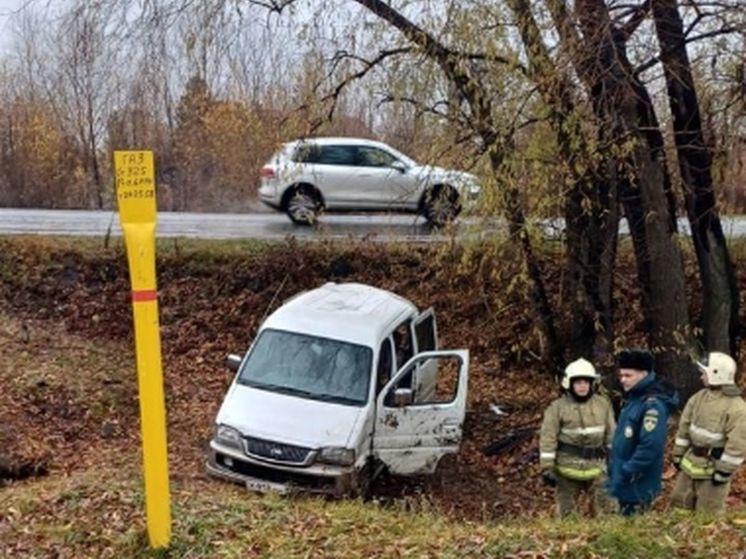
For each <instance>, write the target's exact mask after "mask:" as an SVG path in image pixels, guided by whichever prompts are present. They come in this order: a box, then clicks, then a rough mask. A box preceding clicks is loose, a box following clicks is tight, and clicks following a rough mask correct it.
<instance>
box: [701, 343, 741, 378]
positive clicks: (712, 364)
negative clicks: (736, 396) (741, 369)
mask: <svg viewBox="0 0 746 559" xmlns="http://www.w3.org/2000/svg"><path fill="white" fill-rule="evenodd" d="M697 367H698V368H699V370H700V371H702V372H703V373H704V374H705V375H707V384H708V385H710V386H723V385H724V384H735V382H736V362H735V361H734V360H733V358H732V357H731V356H730V355H726V354H725V353H720V352H719V351H713V352H710V353H708V354H707V359H705V363H700V362H699V361H697Z"/></svg>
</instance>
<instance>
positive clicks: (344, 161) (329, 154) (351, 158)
mask: <svg viewBox="0 0 746 559" xmlns="http://www.w3.org/2000/svg"><path fill="white" fill-rule="evenodd" d="M319 151H320V153H319V158H318V160H317V161H316V163H319V164H321V165H354V164H355V148H354V147H353V146H320V147H319Z"/></svg>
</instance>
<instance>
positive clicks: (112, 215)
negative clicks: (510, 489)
mask: <svg viewBox="0 0 746 559" xmlns="http://www.w3.org/2000/svg"><path fill="white" fill-rule="evenodd" d="M541 225H542V226H543V227H544V229H545V231H546V233H547V235H549V236H554V235H556V234H557V233H558V232H559V231H561V229H562V222H561V221H557V222H553V223H552V222H543V223H542V224H541ZM679 227H680V230H681V231H682V232H684V233H688V231H689V226H688V222H687V221H686V220H680V221H679ZM501 229H504V225H503V222H502V221H500V220H494V219H493V220H489V221H484V220H478V219H475V218H469V219H462V220H459V222H458V224H457V227H456V228H454V230H453V231H443V232H433V231H432V230H431V229H430V228H429V227H428V226H427V224H426V222H425V220H424V219H423V218H422V217H419V216H416V215H407V214H390V215H389V214H365V215H325V216H322V217H321V220H320V222H319V224H318V225H317V226H316V227H303V226H297V225H293V224H292V223H291V222H290V220H289V219H288V218H287V217H286V216H285V215H284V214H280V213H243V214H235V213H234V214H227V213H226V214H214V213H186V212H184V213H182V212H178V213H177V212H161V213H159V214H158V225H157V229H156V235H157V236H158V237H162V238H166V237H188V238H203V239H245V238H256V239H269V240H279V239H285V238H288V237H291V236H292V237H297V238H299V239H309V240H310V239H317V240H320V239H346V238H363V237H365V238H370V239H371V240H377V241H382V242H387V241H418V242H432V241H438V240H442V239H444V238H446V237H447V236H448V235H450V234H454V233H455V234H456V236H485V235H490V234H493V233H494V232H495V231H498V230H501ZM723 229H724V231H725V235H726V237H743V236H744V235H746V218H743V217H735V218H733V217H728V218H724V219H723ZM109 231H110V234H111V235H115V236H119V235H121V234H122V232H121V229H120V228H119V216H118V215H117V213H116V212H113V211H87V210H28V209H16V208H0V235H82V236H104V235H106V234H107V232H109ZM620 232H621V233H622V234H624V233H626V232H627V227H626V223H625V222H624V221H622V223H621V225H620Z"/></svg>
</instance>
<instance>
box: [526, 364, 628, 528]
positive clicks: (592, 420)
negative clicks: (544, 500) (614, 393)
mask: <svg viewBox="0 0 746 559" xmlns="http://www.w3.org/2000/svg"><path fill="white" fill-rule="evenodd" d="M597 380H598V375H597V374H596V369H595V368H594V367H593V365H592V364H591V363H590V362H589V361H586V360H585V359H578V360H577V361H573V362H572V363H570V364H569V365H568V366H567V368H565V371H564V374H563V376H562V381H561V385H562V389H563V392H564V393H563V395H562V396H561V397H560V398H558V399H556V400H555V401H553V402H552V403H551V404H550V405H549V407H548V408H547V409H546V411H545V412H544V421H543V422H542V425H541V434H540V440H539V449H540V454H539V460H540V467H541V471H542V478H543V481H544V483H545V484H547V485H549V486H551V487H556V492H555V501H556V503H557V514H558V516H566V515H568V514H571V513H574V512H577V511H578V501H579V498H580V496H581V495H582V494H587V495H589V497H590V500H591V505H592V512H593V513H595V514H599V513H601V512H604V511H607V510H608V509H609V499H608V497H607V495H606V493H605V490H604V485H605V478H606V455H607V448H608V445H609V444H610V443H611V437H612V433H613V432H614V412H613V410H612V408H611V403H610V402H609V401H608V400H607V399H606V398H605V397H604V396H601V395H599V394H596V391H595V388H596V384H597Z"/></svg>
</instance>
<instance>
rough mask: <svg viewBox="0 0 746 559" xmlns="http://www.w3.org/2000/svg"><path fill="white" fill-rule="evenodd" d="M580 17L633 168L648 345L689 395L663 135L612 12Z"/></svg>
mask: <svg viewBox="0 0 746 559" xmlns="http://www.w3.org/2000/svg"><path fill="white" fill-rule="evenodd" d="M576 10H577V13H578V21H579V24H580V29H581V31H582V33H583V44H582V46H583V49H584V55H585V56H584V59H583V61H582V67H584V68H587V70H586V71H587V72H588V75H587V76H586V80H587V83H588V84H589V85H590V92H591V96H592V98H593V99H594V100H595V105H596V106H597V114H598V115H599V116H602V117H603V118H604V119H605V124H606V126H607V129H609V130H614V131H618V132H617V133H615V136H616V138H615V139H616V149H618V150H621V152H620V153H621V154H622V155H621V158H622V159H623V161H625V162H626V163H627V164H628V166H629V169H627V173H628V175H629V176H630V179H631V180H630V182H629V185H628V187H626V188H625V189H624V191H622V192H620V195H621V202H622V205H623V207H624V210H625V214H626V216H627V221H628V223H629V228H630V232H631V235H632V240H633V245H634V250H635V258H636V261H637V275H638V280H639V283H640V289H641V292H642V303H643V314H644V319H645V324H646V331H647V334H648V342H649V344H650V347H651V349H652V350H653V351H654V352H655V353H656V355H657V357H658V369H659V371H660V372H662V373H663V374H664V375H666V376H668V377H670V378H671V379H673V380H675V381H676V382H677V384H678V385H679V387H680V388H681V389H682V392H684V394H685V395H688V394H690V393H691V392H692V391H693V390H694V389H695V388H696V385H697V376H696V375H695V374H693V368H692V362H691V359H690V357H689V355H690V353H691V351H692V350H693V343H692V342H693V340H692V336H691V333H690V325H689V313H688V307H687V298H686V289H685V282H684V268H683V261H682V257H681V252H680V249H679V246H678V243H677V241H676V227H675V225H676V221H675V214H673V213H672V201H673V197H672V193H671V191H670V187H669V186H668V185H670V179H669V175H668V171H667V169H666V164H665V153H664V151H663V139H662V134H661V132H660V128H659V126H658V122H657V119H656V118H655V113H654V111H653V106H652V103H651V101H650V97H649V95H648V93H647V90H646V89H645V87H644V86H643V85H642V83H640V82H639V81H638V80H637V78H636V77H635V76H634V73H633V71H632V68H631V65H630V63H629V61H628V59H627V55H626V46H625V44H624V39H623V37H622V36H621V34H620V33H618V32H617V30H615V29H614V28H613V26H612V23H611V20H610V17H609V13H608V9H607V7H606V5H605V4H604V3H603V1H602V0H578V2H577V3H576Z"/></svg>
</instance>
